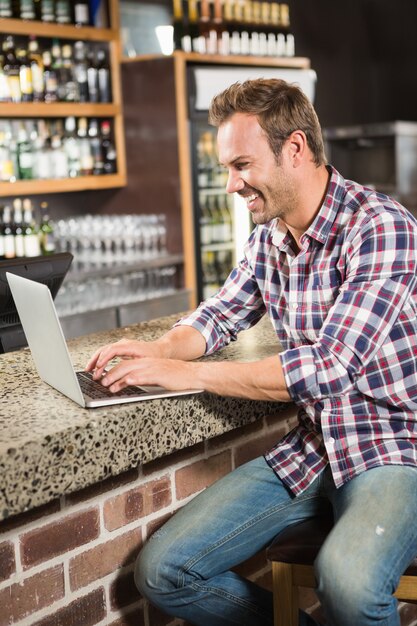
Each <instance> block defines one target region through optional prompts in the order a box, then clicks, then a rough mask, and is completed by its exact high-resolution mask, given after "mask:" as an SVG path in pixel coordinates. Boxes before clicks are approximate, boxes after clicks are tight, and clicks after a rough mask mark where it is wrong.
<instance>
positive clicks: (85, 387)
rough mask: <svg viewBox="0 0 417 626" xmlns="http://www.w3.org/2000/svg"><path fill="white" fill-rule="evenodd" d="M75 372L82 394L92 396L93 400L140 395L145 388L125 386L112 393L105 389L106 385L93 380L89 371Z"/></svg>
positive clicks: (144, 391)
mask: <svg viewBox="0 0 417 626" xmlns="http://www.w3.org/2000/svg"><path fill="white" fill-rule="evenodd" d="M76 374H77V378H78V382H79V383H80V387H81V391H82V392H83V394H85V395H87V396H89V397H90V398H94V399H95V400H100V399H101V398H117V397H123V398H126V397H131V396H140V395H142V394H144V393H146V390H145V389H141V388H140V387H134V386H131V387H125V388H124V389H122V390H121V391H116V393H112V392H111V391H109V389H107V387H103V385H102V384H101V383H99V382H98V381H96V380H93V377H92V375H91V373H90V372H76Z"/></svg>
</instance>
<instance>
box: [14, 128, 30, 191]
mask: <svg viewBox="0 0 417 626" xmlns="http://www.w3.org/2000/svg"><path fill="white" fill-rule="evenodd" d="M17 162H18V177H19V179H20V180H31V179H32V178H33V166H34V153H33V144H32V143H31V141H30V138H29V137H28V132H27V127H26V125H25V124H24V123H23V122H22V123H21V124H20V127H19V132H18V136H17Z"/></svg>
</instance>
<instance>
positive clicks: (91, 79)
mask: <svg viewBox="0 0 417 626" xmlns="http://www.w3.org/2000/svg"><path fill="white" fill-rule="evenodd" d="M87 59H88V61H87V86H88V101H89V102H98V101H99V93H98V69H97V66H96V60H95V55H94V50H89V52H88V54H87Z"/></svg>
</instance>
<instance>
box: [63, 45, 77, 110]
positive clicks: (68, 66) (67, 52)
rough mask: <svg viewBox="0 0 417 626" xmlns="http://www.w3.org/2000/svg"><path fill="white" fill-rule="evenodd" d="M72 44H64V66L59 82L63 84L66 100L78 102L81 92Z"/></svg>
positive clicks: (64, 98)
mask: <svg viewBox="0 0 417 626" xmlns="http://www.w3.org/2000/svg"><path fill="white" fill-rule="evenodd" d="M72 58H73V55H72V46H71V44H69V43H66V44H64V45H63V46H62V67H61V71H60V74H59V76H58V83H59V84H60V85H61V90H60V93H61V98H60V99H62V100H64V101H65V102H78V101H79V99H80V93H79V89H78V82H77V81H76V80H75V76H74V68H73V61H72Z"/></svg>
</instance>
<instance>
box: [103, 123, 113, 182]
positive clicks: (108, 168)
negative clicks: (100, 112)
mask: <svg viewBox="0 0 417 626" xmlns="http://www.w3.org/2000/svg"><path fill="white" fill-rule="evenodd" d="M100 132H101V146H102V151H103V159H104V174H116V172H117V153H116V148H115V146H114V144H113V142H112V139H111V127H110V122H109V121H108V120H103V121H102V122H101V126H100Z"/></svg>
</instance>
